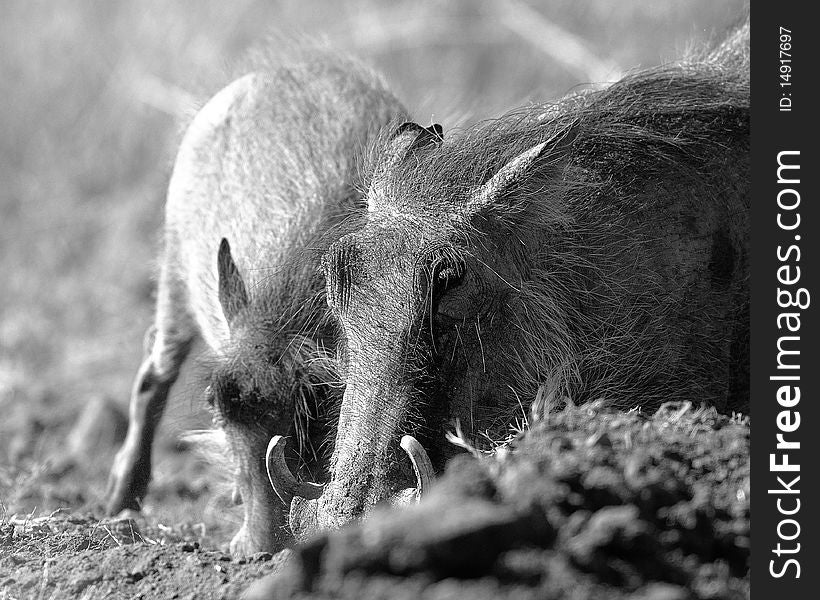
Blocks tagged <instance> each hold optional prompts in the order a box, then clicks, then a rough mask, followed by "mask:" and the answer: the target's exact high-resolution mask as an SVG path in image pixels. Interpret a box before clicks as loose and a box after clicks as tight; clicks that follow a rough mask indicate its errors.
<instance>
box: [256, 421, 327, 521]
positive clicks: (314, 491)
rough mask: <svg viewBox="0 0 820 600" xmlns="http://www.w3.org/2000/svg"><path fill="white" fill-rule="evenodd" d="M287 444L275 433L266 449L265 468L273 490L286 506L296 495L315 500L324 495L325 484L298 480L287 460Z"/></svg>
mask: <svg viewBox="0 0 820 600" xmlns="http://www.w3.org/2000/svg"><path fill="white" fill-rule="evenodd" d="M286 444H287V441H286V440H285V438H284V437H282V436H281V435H275V436H273V437H272V438H271V439H270V441H269V442H268V449H267V450H266V451H265V469H266V470H267V472H268V481H270V485H271V487H272V488H273V491H274V492H275V493H276V495H277V496H279V499H280V500H281V501H282V502H284V503H285V505H286V506H290V502H291V500H293V497H294V496H300V497H302V498H307V499H308V500H315V499H316V498H318V497H319V496H321V495H322V491H323V489H324V486H323V485H321V484H318V483H309V482H306V481H305V482H300V481H297V480H296V478H295V477H294V476H293V474H292V473H291V472H290V469H289V468H288V465H287V463H286V462H285V445H286Z"/></svg>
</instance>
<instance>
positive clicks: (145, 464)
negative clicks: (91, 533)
mask: <svg viewBox="0 0 820 600" xmlns="http://www.w3.org/2000/svg"><path fill="white" fill-rule="evenodd" d="M163 275H165V273H163ZM175 290H176V286H174V285H173V284H170V282H169V281H168V279H167V277H161V278H160V284H159V291H158V298H157V314H156V325H155V326H152V327H151V328H149V330H148V331H147V332H146V338H145V358H144V359H143V361H142V364H141V365H140V368H139V371H138V372H137V376H136V378H135V380H134V385H133V388H132V390H131V402H130V405H129V413H128V433H127V434H126V437H125V442H124V443H123V445H122V448H120V450H119V452H117V455H116V456H115V458H114V464H113V466H112V467H111V473H110V475H109V479H108V487H107V490H106V512H107V513H108V514H109V515H114V514H117V513H118V512H120V511H121V510H124V509H133V510H139V509H140V505H141V501H142V499H143V497H145V493H146V491H147V489H148V481H149V480H150V479H151V445H152V443H153V440H154V432H155V431H156V428H157V425H158V424H159V421H160V419H161V418H162V413H163V411H164V410H165V404H166V402H167V400H168V392H169V391H170V390H171V386H172V385H173V384H174V381H176V379H177V376H178V375H179V370H180V367H181V366H182V363H183V362H184V361H185V358H186V357H187V356H188V353H189V351H190V348H191V345H192V342H193V339H194V337H195V333H194V332H195V329H194V328H193V324H192V321H191V319H190V317H189V316H188V313H187V311H186V310H185V309H183V308H181V306H182V304H181V302H180V297H179V295H178V294H176V293H175Z"/></svg>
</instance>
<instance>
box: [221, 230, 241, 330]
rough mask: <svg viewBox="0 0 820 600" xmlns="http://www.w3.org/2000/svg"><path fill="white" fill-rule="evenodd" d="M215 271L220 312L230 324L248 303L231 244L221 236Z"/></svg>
mask: <svg viewBox="0 0 820 600" xmlns="http://www.w3.org/2000/svg"><path fill="white" fill-rule="evenodd" d="M216 264H217V272H218V274H219V303H220V304H221V305H222V313H223V314H224V315H225V320H226V321H228V325H230V324H231V323H232V322H233V321H234V319H235V318H236V315H237V314H238V313H239V311H241V310H242V309H243V308H245V307H246V306H247V305H248V293H247V291H246V290H245V283H244V282H243V281H242V276H241V275H240V274H239V269H237V268H236V263H234V262H233V257H232V256H231V246H230V245H229V244H228V240H226V239H225V238H222V242H221V243H220V244H219V253H218V254H217V258H216Z"/></svg>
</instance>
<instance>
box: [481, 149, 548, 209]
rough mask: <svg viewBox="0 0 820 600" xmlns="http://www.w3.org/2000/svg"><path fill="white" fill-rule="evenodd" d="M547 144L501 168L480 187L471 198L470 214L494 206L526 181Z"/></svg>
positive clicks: (522, 154) (523, 153)
mask: <svg viewBox="0 0 820 600" xmlns="http://www.w3.org/2000/svg"><path fill="white" fill-rule="evenodd" d="M547 144H549V142H541V143H540V144H536V145H535V146H533V147H532V148H530V149H529V150H527V151H525V152H522V153H521V154H519V155H518V156H516V157H515V158H513V159H512V160H511V161H510V162H508V163H507V164H506V165H504V166H503V167H501V168H500V169H499V170H498V172H496V174H495V175H493V176H492V177H490V180H489V181H487V183H485V184H484V185H482V186H481V187H479V188H478V189H477V190H476V191H475V193H474V194H473V196H472V198H470V201H469V207H470V212H475V211H476V210H479V209H481V208H482V207H484V206H487V205H489V204H492V203H493V202H495V201H496V200H497V199H498V198H500V197H501V196H503V195H504V194H506V193H507V192H509V191H510V190H512V189H513V188H514V187H516V186H517V185H519V184H520V183H521V182H522V181H524V180H525V179H526V178H527V177H528V176H529V175H530V170H531V168H532V166H533V163H535V161H536V160H538V158H539V157H540V156H541V155H542V154H543V152H544V149H545V148H546V147H547Z"/></svg>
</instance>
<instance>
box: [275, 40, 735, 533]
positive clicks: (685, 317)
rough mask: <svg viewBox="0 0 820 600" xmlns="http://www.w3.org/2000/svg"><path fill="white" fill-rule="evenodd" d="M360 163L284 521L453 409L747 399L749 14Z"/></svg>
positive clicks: (366, 492)
mask: <svg viewBox="0 0 820 600" xmlns="http://www.w3.org/2000/svg"><path fill="white" fill-rule="evenodd" d="M370 157H371V160H370V163H369V164H370V166H369V167H368V168H366V169H365V172H366V173H369V174H370V177H369V180H368V181H367V184H366V186H365V189H366V190H367V191H366V194H365V198H366V209H362V210H361V211H360V214H359V215H358V221H357V223H356V224H354V225H352V226H351V229H350V230H349V232H348V233H347V234H346V235H344V236H343V237H341V238H340V239H339V240H338V241H336V242H334V243H333V244H332V246H331V247H330V248H329V249H328V250H327V252H326V253H325V255H324V258H323V265H324V272H325V278H326V281H327V300H328V302H329V304H330V306H331V308H332V312H333V315H334V316H335V318H336V319H337V320H338V323H339V325H340V329H341V342H340V348H339V354H340V359H341V368H342V371H343V373H344V377H345V381H346V389H345V392H344V398H343V402H342V406H341V413H340V420H339V426H338V433H337V436H336V441H335V447H334V450H333V455H332V458H331V461H330V464H329V476H328V479H329V480H328V483H327V485H326V486H325V489H324V492H323V493H322V495H321V496H320V497H319V498H316V499H312V498H300V497H298V496H296V497H295V498H294V499H293V501H292V506H291V526H292V528H293V529H294V531H296V532H297V534H298V533H304V532H306V531H310V530H312V529H313V528H316V527H318V528H333V527H337V526H340V525H342V524H344V523H346V522H348V521H350V520H351V519H354V518H356V517H358V516H361V515H363V514H365V513H366V512H367V511H368V510H369V509H370V507H372V506H373V505H375V504H376V503H378V502H381V501H383V500H387V499H393V498H395V497H397V496H406V495H407V490H408V489H410V490H411V492H412V491H413V488H414V486H415V485H418V484H419V483H421V485H422V486H423V484H424V482H425V481H426V477H427V476H429V470H430V468H431V467H430V465H431V464H432V469H435V470H438V469H439V468H440V467H441V466H442V464H443V463H444V461H445V459H446V458H447V457H448V456H449V455H450V454H451V453H452V452H454V451H455V449H453V446H448V444H447V443H446V442H445V440H444V436H443V435H442V433H443V432H442V428H443V425H444V424H447V423H451V422H453V421H454V420H455V419H458V420H459V421H460V422H461V424H462V425H463V427H464V431H465V435H466V436H469V437H471V438H472V439H473V443H476V442H475V440H476V439H477V438H478V437H479V434H481V433H483V432H486V433H487V434H488V436H489V437H490V438H493V439H499V438H503V437H505V433H506V429H507V427H508V425H509V424H510V423H511V422H512V421H514V419H515V418H516V416H519V417H520V416H521V414H522V410H523V407H524V406H529V405H530V403H532V402H533V400H535V402H534V403H533V404H532V410H533V412H534V413H535V415H536V416H537V414H538V413H541V412H543V411H545V410H549V409H550V407H554V406H556V405H558V404H560V403H562V402H565V401H571V402H574V403H576V404H578V403H583V402H586V401H590V400H595V399H605V400H606V401H608V402H610V403H612V405H614V406H621V407H632V406H638V405H639V406H642V407H644V408H646V409H652V408H654V407H657V406H658V405H659V404H660V403H662V402H664V401H668V400H680V399H685V400H693V401H696V402H705V403H711V404H712V405H714V406H717V407H718V408H719V409H722V410H729V409H733V408H734V409H740V408H744V407H746V406H747V404H746V401H747V400H746V398H747V391H748V390H747V385H748V384H747V383H746V381H745V379H746V376H745V374H746V365H747V362H748V342H747V336H748V250H749V249H748V238H749V67H748V24H746V25H744V26H743V27H741V29H740V30H739V31H738V32H737V33H735V34H733V35H732V36H731V37H730V38H728V39H727V41H726V42H724V43H722V44H720V45H719V46H717V47H716V48H715V49H713V50H712V51H704V52H703V53H702V54H700V55H699V56H691V57H690V58H687V59H685V60H683V61H681V62H679V63H677V64H674V65H668V66H663V67H659V68H653V69H650V70H645V71H643V72H638V73H634V74H631V75H628V76H627V77H625V78H624V79H622V80H621V81H619V82H617V83H615V84H613V85H611V86H610V87H608V88H606V89H603V90H599V91H595V92H589V93H585V94H580V95H574V96H572V97H569V98H567V99H565V100H563V101H561V102H559V103H557V104H555V105H548V106H547V105H545V106H534V107H528V108H525V109H521V110H519V111H517V112H514V113H512V114H508V115H506V116H504V117H502V118H500V119H498V120H493V121H489V122H485V123H481V124H478V125H476V126H472V127H469V128H467V129H464V130H461V131H458V132H456V133H455V134H454V135H452V136H450V135H448V136H447V137H444V136H443V135H442V131H441V128H439V127H438V126H432V127H426V128H425V127H421V126H419V125H416V124H413V123H406V124H405V125H403V126H401V127H399V128H398V130H396V129H391V130H389V131H386V132H384V133H383V135H382V136H381V137H380V139H378V140H377V141H376V142H375V143H374V144H373V146H372V148H371V152H370ZM525 403H526V404H525ZM405 433H409V434H412V435H414V436H415V439H417V440H418V441H419V442H420V444H421V447H419V446H418V445H417V444H414V440H413V438H405V439H404V441H403V444H404V445H405V446H408V447H410V448H411V449H412V451H413V456H414V457H415V459H416V460H415V466H416V471H417V473H416V474H415V476H414V474H413V473H412V472H408V469H407V465H408V464H409V463H408V462H407V461H406V460H404V461H403V460H401V453H400V452H399V451H398V450H397V449H398V447H399V438H400V436H401V435H402V434H405ZM425 449H426V453H425ZM427 458H429V459H430V460H429V462H427ZM425 472H427V473H425Z"/></svg>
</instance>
